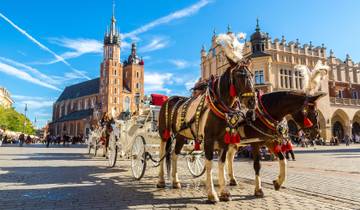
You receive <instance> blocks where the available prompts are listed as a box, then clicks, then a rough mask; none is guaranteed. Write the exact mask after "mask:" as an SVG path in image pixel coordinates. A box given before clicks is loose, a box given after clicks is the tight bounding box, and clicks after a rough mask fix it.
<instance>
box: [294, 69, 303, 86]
mask: <svg viewBox="0 0 360 210" xmlns="http://www.w3.org/2000/svg"><path fill="white" fill-rule="evenodd" d="M294 77H295V88H296V89H299V90H301V89H303V79H304V76H303V75H302V74H301V71H294Z"/></svg>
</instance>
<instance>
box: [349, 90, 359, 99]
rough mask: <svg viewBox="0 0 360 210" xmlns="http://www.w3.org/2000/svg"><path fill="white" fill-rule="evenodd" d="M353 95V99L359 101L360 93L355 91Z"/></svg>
mask: <svg viewBox="0 0 360 210" xmlns="http://www.w3.org/2000/svg"><path fill="white" fill-rule="evenodd" d="M351 95H352V98H353V99H359V93H358V92H357V91H353V92H352V94H351Z"/></svg>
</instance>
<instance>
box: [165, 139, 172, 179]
mask: <svg viewBox="0 0 360 210" xmlns="http://www.w3.org/2000/svg"><path fill="white" fill-rule="evenodd" d="M172 141H173V138H171V139H169V140H168V141H166V146H165V151H166V153H165V162H166V172H167V175H168V177H170V172H171V144H172Z"/></svg>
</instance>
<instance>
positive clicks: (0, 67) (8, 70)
mask: <svg viewBox="0 0 360 210" xmlns="http://www.w3.org/2000/svg"><path fill="white" fill-rule="evenodd" d="M0 71H1V72H3V73H5V74H8V75H11V76H14V77H17V78H19V79H21V80H25V81H28V82H31V83H33V84H37V85H40V86H43V87H46V88H50V89H53V90H57V91H61V90H60V89H59V88H57V87H55V86H54V85H51V84H49V83H47V82H44V81H41V80H39V79H38V78H35V77H33V76H31V75H30V74H28V73H27V72H25V71H21V70H19V69H17V68H16V67H14V66H10V65H8V64H5V63H3V62H0Z"/></svg>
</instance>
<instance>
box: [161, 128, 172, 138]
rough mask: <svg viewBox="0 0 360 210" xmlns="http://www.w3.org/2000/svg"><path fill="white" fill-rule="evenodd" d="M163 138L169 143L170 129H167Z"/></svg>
mask: <svg viewBox="0 0 360 210" xmlns="http://www.w3.org/2000/svg"><path fill="white" fill-rule="evenodd" d="M162 138H163V140H164V141H167V140H169V139H170V131H169V129H165V130H164V132H163V133H162Z"/></svg>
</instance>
